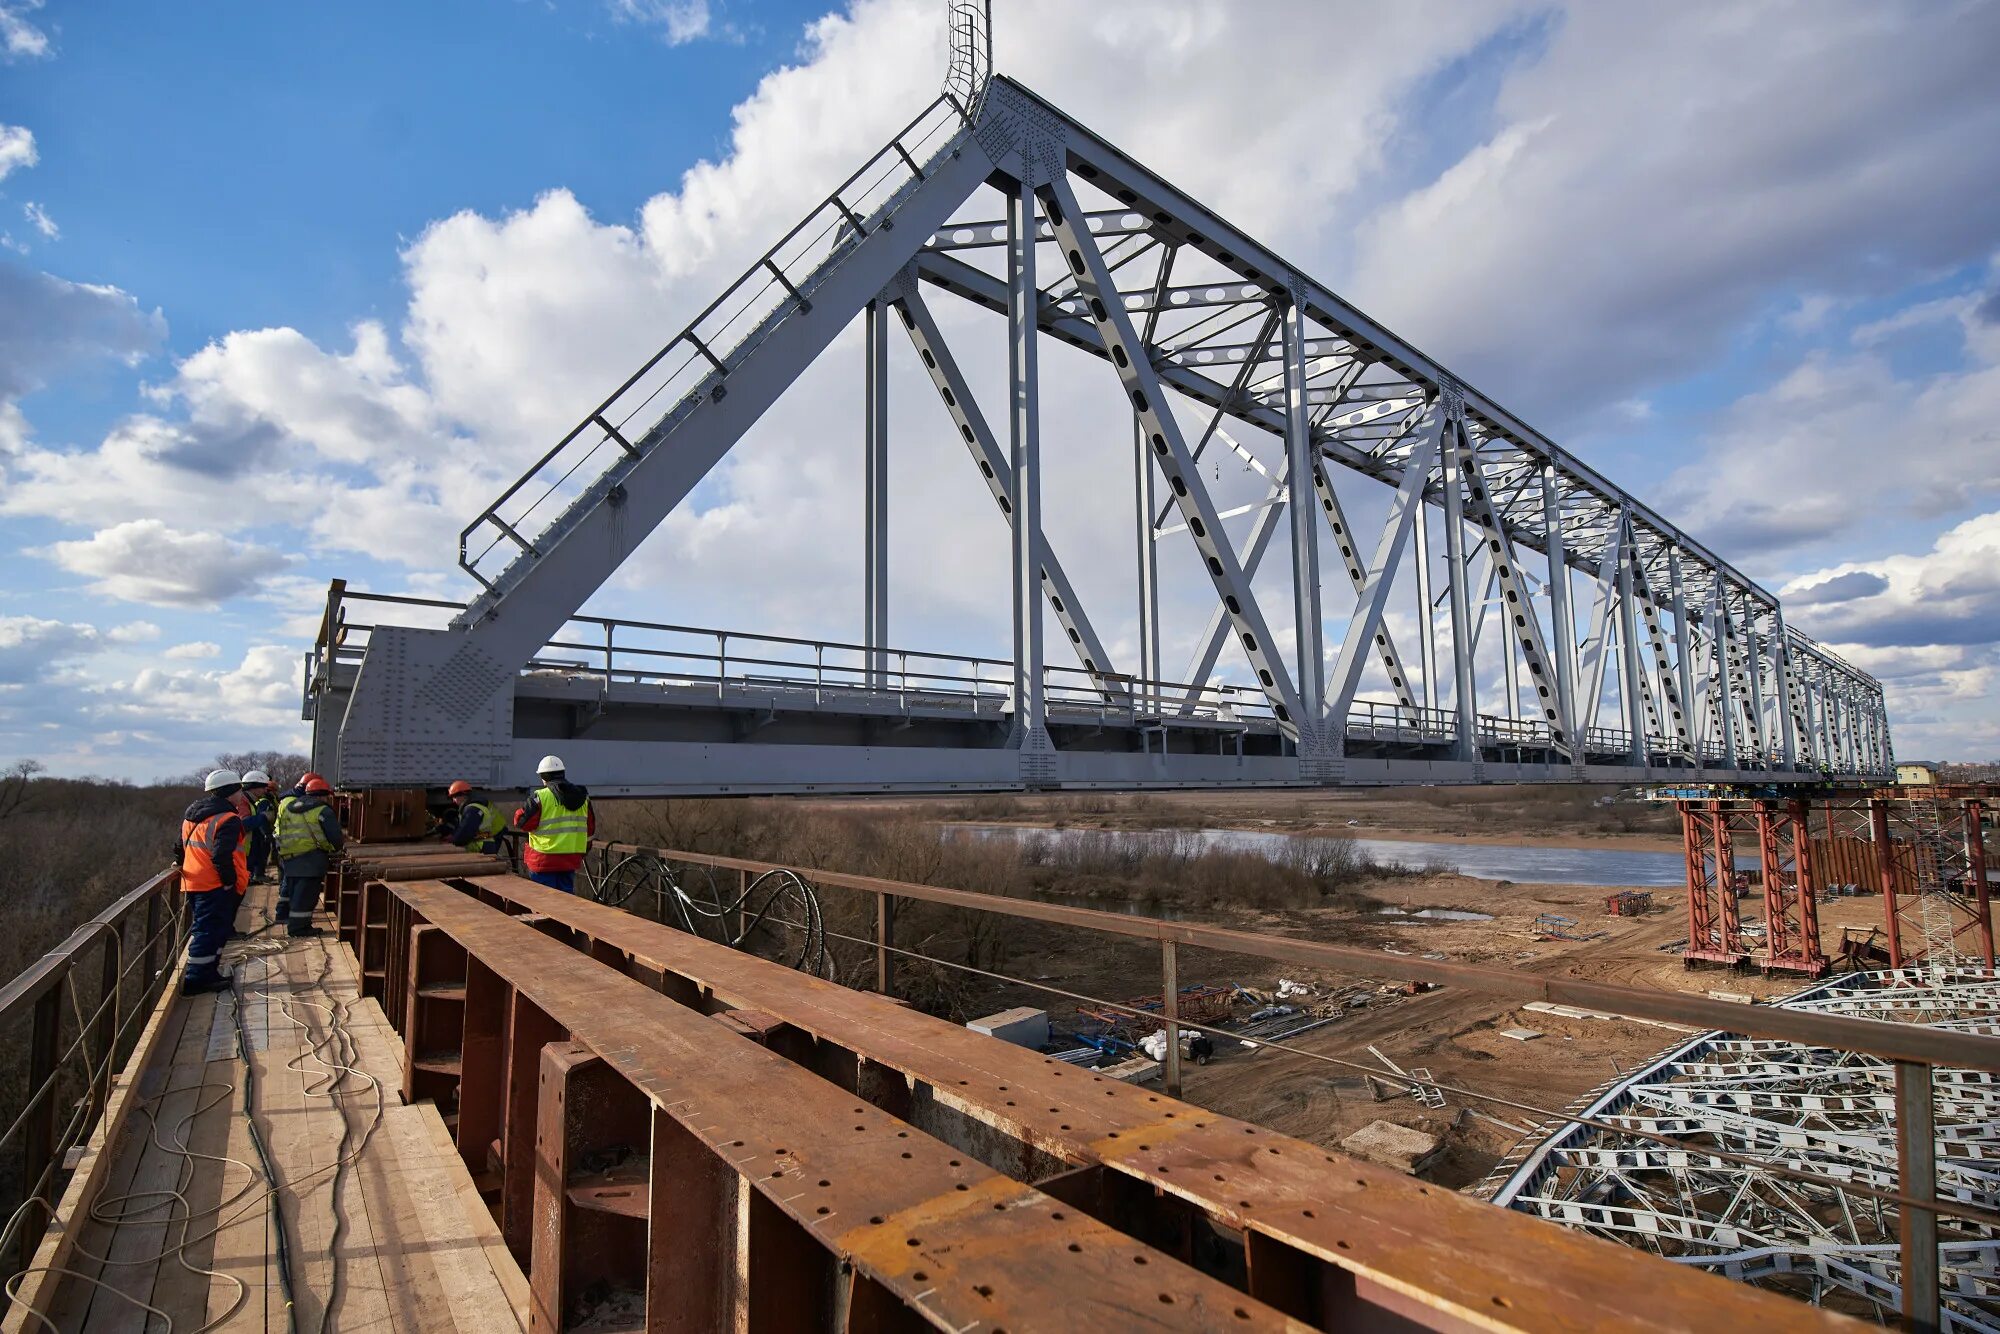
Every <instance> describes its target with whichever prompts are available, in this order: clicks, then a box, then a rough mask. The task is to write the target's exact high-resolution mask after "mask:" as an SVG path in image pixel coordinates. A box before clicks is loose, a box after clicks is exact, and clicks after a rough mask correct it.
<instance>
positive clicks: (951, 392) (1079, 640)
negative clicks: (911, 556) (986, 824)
mask: <svg viewBox="0 0 2000 1334" xmlns="http://www.w3.org/2000/svg"><path fill="white" fill-rule="evenodd" d="M892 304H893V305H894V306H895V307H896V310H897V313H898V314H900V315H901V316H902V319H903V329H904V331H905V332H906V333H908V334H909V336H910V344H911V346H912V347H914V348H915V349H916V351H917V356H918V358H919V359H920V360H922V362H923V363H924V369H925V370H926V371H928V372H929V374H930V377H931V383H932V384H933V385H934V386H936V388H937V391H938V397H939V398H940V399H941V400H943V402H944V406H945V411H947V412H949V413H950V414H951V418H952V421H953V423H954V424H955V425H956V426H957V427H958V434H959V438H960V440H962V441H963V442H964V444H965V448H966V451H967V452H968V453H970V454H971V455H972V461H973V462H974V463H975V464H977V465H978V466H979V473H980V476H981V477H982V478H984V479H985V482H986V489H987V490H988V491H989V492H990V493H991V494H992V496H993V503H994V504H996V505H998V506H999V507H1000V513H1001V514H1002V515H1004V516H1006V517H1007V518H1008V519H1009V520H1010V521H1011V520H1012V518H1013V514H1014V469H1013V465H1012V464H1010V463H1009V462H1008V461H1007V455H1006V452H1005V451H1004V450H1002V449H1001V448H1000V442H999V441H998V440H997V439H996V438H995V437H994V435H993V428H992V426H991V425H990V424H989V423H988V422H987V420H986V415H985V414H984V413H982V412H981V411H980V410H979V405H978V404H977V403H976V402H974V401H973V397H972V390H971V388H970V387H969V386H968V385H967V384H966V381H965V374H964V372H963V371H962V370H960V368H959V364H958V359H957V358H956V357H954V356H953V355H952V353H951V349H950V347H948V346H947V345H946V343H945V341H944V334H943V332H942V331H941V330H940V329H939V328H938V324H937V320H936V318H935V317H933V316H932V314H931V310H930V306H929V305H928V304H926V303H925V301H924V299H923V296H922V294H921V293H919V292H918V291H917V285H916V283H915V282H909V283H906V284H904V285H903V286H902V287H900V288H899V289H897V291H896V295H895V297H894V299H893V302H892ZM1042 593H1043V595H1044V596H1045V597H1046V598H1047V599H1048V603H1049V606H1050V608H1051V609H1052V610H1053V611H1054V612H1055V614H1056V620H1057V622H1058V623H1059V624H1061V626H1062V628H1063V633H1064V634H1065V635H1066V636H1067V637H1068V638H1069V642H1070V645H1071V647H1073V648H1074V649H1075V650H1076V655H1077V657H1078V658H1079V659H1080V660H1081V661H1082V663H1083V667H1084V670H1085V671H1087V672H1089V673H1090V674H1091V679H1092V681H1093V682H1095V684H1096V685H1097V688H1098V689H1099V690H1101V691H1103V692H1104V694H1105V695H1106V697H1107V698H1111V697H1116V698H1123V697H1124V696H1125V695H1126V694H1127V693H1128V692H1127V691H1126V689H1125V687H1124V686H1123V685H1122V684H1120V683H1119V682H1118V681H1117V679H1116V669H1115V668H1114V667H1113V666H1112V665H1111V655H1110V654H1109V653H1107V652H1106V651H1105V648H1104V641H1103V640H1101V639H1099V638H1098V636H1097V630H1096V628H1095V627H1094V626H1092V625H1091V623H1090V618H1089V617H1088V616H1086V615H1085V614H1084V610H1083V603H1082V602H1081V601H1080V600H1079V599H1078V597H1077V595H1076V589H1075V587H1074V586H1072V585H1071V583H1070V581H1069V575H1068V574H1067V573H1065V572H1064V570H1063V567H1062V562H1061V561H1060V560H1058V559H1057V558H1056V554H1055V552H1054V551H1052V550H1050V549H1049V545H1048V537H1047V535H1046V534H1044V535H1043V538H1042Z"/></svg>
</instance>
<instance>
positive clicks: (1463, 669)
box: [1438, 385, 1479, 761]
mask: <svg viewBox="0 0 2000 1334" xmlns="http://www.w3.org/2000/svg"><path fill="white" fill-rule="evenodd" d="M1440 406H1441V407H1442V409H1443V411H1444V454H1443V457H1442V458H1441V460H1440V464H1441V466H1440V467H1439V469H1438V479H1439V484H1440V485H1441V486H1442V487H1443V488H1444V563H1445V570H1446V573H1447V575H1448V577H1449V578H1450V580H1451V583H1450V586H1449V588H1448V590H1447V591H1448V592H1449V593H1450V595H1451V657H1452V701H1451V703H1452V712H1453V714H1454V715H1455V717H1456V723H1455V725H1456V727H1457V729H1458V747H1457V754H1458V758H1460V759H1462V760H1473V761H1477V760H1478V759H1479V712H1478V709H1479V700H1478V689H1479V687H1478V679H1479V677H1478V669H1477V664H1475V663H1474V662H1473V654H1472V601H1471V590H1470V589H1469V588H1468V587H1467V584H1468V581H1469V580H1470V579H1471V578H1472V575H1471V573H1470V572H1469V571H1468V570H1467V569H1466V568H1465V494H1464V488H1465V469H1464V466H1463V460H1464V458H1465V450H1466V442H1465V400H1464V398H1463V396H1462V395H1461V393H1460V392H1459V390H1458V387H1457V386H1456V385H1453V386H1451V388H1450V389H1449V390H1448V391H1447V397H1446V398H1445V400H1444V402H1443V403H1442V404H1441V405H1440Z"/></svg>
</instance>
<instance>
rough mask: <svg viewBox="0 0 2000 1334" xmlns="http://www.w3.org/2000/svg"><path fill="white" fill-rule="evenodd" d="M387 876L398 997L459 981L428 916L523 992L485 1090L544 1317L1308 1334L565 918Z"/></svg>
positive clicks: (538, 1319) (506, 1226)
mask: <svg viewBox="0 0 2000 1334" xmlns="http://www.w3.org/2000/svg"><path fill="white" fill-rule="evenodd" d="M385 889H386V891H387V893H388V896H389V897H388V899H387V900H386V901H385V923H384V924H385V925H386V926H388V927H389V928H390V932H389V934H391V935H392V936H394V937H399V938H400V939H399V940H397V941H396V942H395V943H392V944H391V945H390V946H389V948H388V949H387V951H386V958H387V959H388V960H390V961H392V967H394V968H395V969H397V970H398V975H397V976H395V977H394V978H392V979H389V980H387V981H386V983H385V991H386V993H387V994H388V995H390V996H391V997H398V996H400V997H403V998H405V1000H406V1002H407V1001H408V1000H409V998H410V997H413V996H421V995H422V993H423V990H424V988H425V987H426V986H427V985H431V983H430V971H429V970H430V968H431V967H442V968H445V969H447V971H448V970H449V963H450V961H449V960H447V959H445V958H444V956H443V955H441V954H439V953H438V952H437V951H435V950H434V949H431V948H429V947H428V946H427V944H426V942H425V939H424V937H421V936H419V935H418V934H417V933H418V932H419V931H421V930H422V929H423V928H426V927H428V928H430V929H431V930H432V931H435V932H436V933H439V934H440V936H441V937H443V938H448V939H449V940H450V941H451V942H452V944H453V945H454V946H455V947H456V948H457V949H458V950H461V951H463V955H464V959H465V961H466V963H467V964H468V966H469V965H471V964H473V963H475V962H476V964H477V965H478V966H479V967H481V968H484V969H487V970H489V971H490V972H491V973H492V974H493V976H494V978H495V979H496V980H497V981H498V982H499V983H500V984H501V985H502V986H503V987H504V988H505V989H506V991H507V993H508V994H509V997H510V999H509V1005H510V1008H511V1009H512V1011H513V1012H514V1016H515V1017H514V1019H513V1021H512V1024H511V1029H510V1033H511V1037H510V1042H509V1045H510V1046H511V1047H512V1048H513V1049H514V1050H512V1051H511V1052H510V1054H509V1056H508V1059H507V1065H508V1069H507V1071H506V1072H505V1076H504V1079H503V1080H502V1081H500V1083H501V1086H500V1087H498V1088H496V1087H494V1086H493V1085H492V1083H491V1082H490V1081H489V1083H488V1086H487V1087H486V1088H485V1089H483V1090H480V1091H479V1096H481V1097H485V1098H488V1099H492V1100H496V1101H499V1102H501V1103H502V1104H504V1105H503V1106H502V1108H501V1112H502V1114H503V1115H504V1116H505V1118H506V1124H505V1125H504V1127H503V1131H502V1133H503V1139H504V1141H505V1143H504V1147H503V1153H502V1156H503V1160H504V1161H503V1164H502V1168H503V1173H502V1176H503V1179H502V1183H501V1187H500V1193H501V1195H502V1199H503V1223H502V1226H503V1235H505V1236H506V1239H507V1241H508V1243H509V1244H510V1245H511V1246H513V1247H514V1248H515V1249H516V1253H517V1254H520V1253H521V1252H522V1250H523V1249H525V1251H526V1254H527V1256H528V1265H529V1282H530V1285H531V1288H532V1290H533V1298H532V1300H531V1303H530V1319H531V1325H530V1328H531V1329H532V1330H536V1331H545V1330H546V1331H553V1330H559V1329H563V1328H568V1327H570V1326H572V1325H573V1324H576V1323H578V1322H579V1321H580V1320H581V1319H583V1318H587V1317H588V1316H590V1315H595V1316H596V1317H597V1318H598V1319H599V1320H600V1322H601V1321H603V1320H609V1321H611V1322H612V1323H613V1324H615V1325H616V1327H619V1328H644V1329H647V1330H668V1329H688V1328H702V1329H713V1328H724V1329H747V1330H749V1331H759V1330H770V1331H781V1330H782V1331H787V1332H788V1334H789V1332H790V1331H811V1330H818V1329H826V1330H854V1331H860V1330H873V1329H884V1328H887V1329H901V1328H921V1327H926V1326H928V1327H934V1328H941V1329H947V1330H958V1331H965V1330H982V1331H994V1330H999V1329H1006V1330H1012V1331H1017V1334H1018V1331H1025V1330H1050V1331H1056V1330H1062V1331H1068V1330H1075V1329H1103V1330H1128V1329H1129V1330H1157V1329H1192V1330H1224V1329H1227V1330H1246V1331H1255V1330H1295V1329H1300V1328H1303V1327H1302V1326H1300V1325H1299V1324H1297V1322H1295V1321H1293V1320H1292V1319H1290V1318H1289V1317H1287V1316H1285V1315H1283V1314H1281V1313H1280V1312H1278V1311H1276V1310H1274V1309H1272V1308H1271V1307H1270V1306H1267V1305H1265V1304H1263V1303H1261V1302H1258V1301H1256V1300H1254V1299H1252V1298H1250V1297H1246V1296H1245V1295H1244V1294H1242V1293H1240V1292H1237V1291H1235V1290H1234V1289H1232V1288H1230V1287H1228V1286H1226V1285H1225V1284H1223V1283H1221V1282H1219V1281H1217V1280H1215V1279H1213V1278H1210V1277H1208V1276H1207V1275H1204V1274H1201V1273H1199V1272H1197V1271H1196V1270H1194V1269H1192V1268H1189V1267H1188V1266H1186V1265H1183V1264H1181V1263H1179V1262H1178V1261H1176V1260H1175V1259H1173V1258H1172V1257H1171V1256H1168V1255H1165V1254H1162V1253H1160V1252H1159V1251H1156V1250H1154V1249H1152V1248H1150V1247H1147V1246H1145V1245H1142V1244H1140V1243H1138V1242H1135V1241H1134V1240H1133V1239H1132V1238H1130V1237H1128V1236H1125V1235H1123V1234H1121V1233H1119V1232H1117V1231H1115V1230H1113V1229H1112V1228H1109V1227H1107V1226H1105V1225H1104V1224H1102V1223H1099V1222H1097V1221H1096V1220H1095V1219H1093V1218H1091V1217H1089V1216H1088V1215H1086V1214H1085V1213H1084V1212H1083V1211H1082V1210H1080V1209H1078V1208H1076V1207H1074V1206H1071V1205H1068V1204H1066V1203H1065V1202H1064V1201H1063V1200H1061V1199H1059V1198H1056V1197H1054V1196H1052V1195H1050V1194H1047V1193H1044V1192H1042V1191H1039V1190H1036V1189H1035V1188H1033V1187H1031V1186H1028V1185H1025V1184H1023V1183H1021V1182H1018V1181H1014V1180H1012V1179H1010V1178H1008V1177H1006V1176H1003V1175H1001V1174H999V1173H996V1172H994V1171H992V1170H991V1169H989V1168H987V1167H986V1166H985V1165H984V1164H983V1163H979V1162H977V1161H976V1160H972V1159H971V1156H970V1155H967V1154H962V1153H961V1152H960V1151H958V1150H956V1149H953V1148H952V1147H951V1146H949V1145H947V1144H943V1143H940V1142H939V1141H937V1140H934V1139H932V1138H930V1137H929V1136H927V1135H925V1134H923V1133H922V1132H921V1131H919V1130H918V1129H916V1128H915V1127H913V1126H911V1125H909V1124H908V1123H907V1122H904V1121H901V1120H899V1119H897V1118H895V1117H893V1116H890V1115H888V1114H887V1113H885V1112H883V1111H882V1110H880V1109H879V1108H877V1107H874V1106H872V1105H870V1104H869V1103H868V1102H867V1101H866V1100H865V1099H863V1098H860V1097H857V1096H856V1095H855V1094H854V1093H853V1092H852V1091H849V1090H846V1089H842V1088H838V1087H835V1086H834V1085H832V1084H830V1083H828V1082H827V1081H826V1080H823V1079H821V1078H819V1077H818V1076H816V1075H814V1074H813V1073H811V1072H809V1071H807V1070H804V1069H801V1068H800V1067H799V1066H797V1065H795V1064H794V1063H792V1062H791V1061H788V1060H785V1059H784V1058H783V1057H780V1056H778V1055H776V1054H775V1053H773V1052H771V1051H768V1050H764V1049H763V1048H761V1047H759V1046H758V1045H757V1044H756V1043H755V1042H752V1041H750V1040H748V1039H747V1038H745V1037H744V1036H742V1035H740V1034H736V1033H732V1032H731V1031H730V1028H729V1026H728V1025H725V1024H721V1023H717V1022H716V1021H715V1020H713V1019H710V1018H707V1017H704V1016H702V1015H699V1014H696V1013H693V1012H691V1011H690V1010H689V1009H688V1008H687V1007H686V1006H684V1005H681V1004H679V1003H677V1002H675V1001H674V1000H672V999H670V998H668V997H667V996H664V995H662V994H660V993H659V992H657V991H655V990H653V989H652V988H650V987H648V986H646V985H645V984H644V983H642V982H640V981H638V980H636V979H634V978H630V977H624V976H621V975H619V974H618V973H617V972H615V971H614V970H612V969H611V968H608V967H606V966H604V964H602V963H600V962H598V961H597V960H595V959H593V958H590V957H586V956H584V955H582V954H580V953H579V952H578V951H577V950H575V949H572V948H570V947H569V946H567V945H564V944H562V943H559V942H558V941H556V940H552V939H549V938H548V934H547V933H548V932H550V931H554V930H560V929H561V928H560V926H559V924H557V923H554V922H542V923H539V924H538V925H537V926H530V925H527V924H524V923H523V922H522V921H521V920H519V919H518V918H514V917H510V916H508V915H507V914H505V913H502V912H499V911H497V910H496V909H494V908H491V907H488V906H486V905H484V904H481V903H479V902H477V901H476V900H474V899H473V898H471V897H470V896H468V895H467V894H465V893H464V892H462V891H461V890H459V889H456V888H453V887H451V886H447V885H444V884H441V883H438V882H421V883H412V884H396V885H390V886H385ZM427 960H428V961H429V962H428V963H427ZM469 971H470V969H469V967H468V973H469ZM469 985H470V977H469V976H468V989H469ZM392 1013H394V1011H392ZM404 1013H405V1015H407V1014H408V1008H407V1004H406V1007H405V1010H404ZM463 1036H464V1037H466V1038H469V1037H471V1036H472V1035H471V1034H470V1033H469V1032H466V1033H464V1034H463ZM404 1037H405V1041H406V1044H407V1043H408V1042H409V1041H410V1040H411V1035H410V1034H409V1033H405V1035H404ZM463 1051H464V1047H463V1045H461V1048H460V1054H461V1059H462V1054H463ZM461 1069H462V1064H461ZM473 1094H474V1090H473V1089H470V1088H468V1087H466V1086H464V1085H463V1083H461V1086H460V1088H459V1089H458V1091H457V1093H456V1100H457V1103H458V1107H459V1110H458V1112H457V1114H456V1115H455V1116H454V1117H453V1118H452V1123H453V1124H454V1125H455V1127H458V1128H461V1129H462V1128H463V1127H464V1126H465V1125H466V1118H465V1111H466V1100H467V1098H468V1097H470V1096H472V1095H473ZM616 1135H623V1136H625V1137H626V1142H623V1143H608V1142H606V1141H607V1140H608V1139H610V1137H612V1136H616ZM642 1145H643V1148H644V1157H645V1163H644V1180H645V1182H646V1189H645V1192H644V1209H645V1216H644V1218H643V1220H642V1219H640V1218H639V1216H638V1213H637V1211H638V1210H639V1209H640V1207H641V1204H640V1199H639V1197H638V1195H637V1193H636V1192H635V1191H632V1190H628V1189H626V1188H627V1187H630V1186H632V1185H633V1184H634V1183H636V1182H637V1181H638V1180H639V1179H640V1171H641V1167H640V1164H639V1162H638V1158H639V1157H640V1153H641V1146H642ZM1162 1147H1163V1149H1164V1148H1165V1146H1164V1145H1163V1146H1162ZM464 1148H465V1145H464V1144H463V1143H462V1142H461V1151H462V1152H463V1150H464ZM656 1149H657V1150H658V1152H659V1154H660V1157H659V1159H658V1160H657V1161H656V1160H655V1159H654V1158H653V1153H654V1152H655V1150H656ZM1253 1152H1254V1151H1253ZM1244 1156H1248V1155H1247V1154H1245V1155H1244ZM607 1177H608V1178H610V1179H609V1180H608V1181H607V1180H606V1179H605V1178H607ZM521 1197H525V1198H521ZM656 1204H657V1206H658V1208H659V1216H658V1218H657V1220H656V1219H655V1216H654V1208H655V1205H656ZM596 1214H605V1215H611V1216H612V1220H613V1221H605V1220H599V1219H595V1218H592V1219H589V1220H588V1221H586V1220H585V1218H584V1215H596ZM621 1219H622V1220H624V1221H623V1222H619V1221H615V1220H621ZM656 1221H657V1224H658V1225H657V1226H655V1223H656ZM585 1294H587V1295H588V1297H589V1300H590V1302H591V1303H592V1304H593V1305H594V1306H596V1308H597V1309H596V1311H595V1312H588V1313H587V1312H584V1311H581V1310H579V1309H578V1301H577V1299H578V1298H579V1297H580V1296H583V1295H585ZM621 1299H622V1301H621ZM607 1305H609V1306H611V1307H614V1308H616V1309H614V1310H612V1311H610V1312H607V1311H606V1309H605V1308H606V1306H607ZM606 1327H611V1325H609V1324H607V1325H606Z"/></svg>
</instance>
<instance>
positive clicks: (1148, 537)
mask: <svg viewBox="0 0 2000 1334" xmlns="http://www.w3.org/2000/svg"><path fill="white" fill-rule="evenodd" d="M1157 478H1158V474H1157V473H1156V472H1155V471H1154V469H1153V453H1152V451H1151V450H1149V449H1147V448H1146V432H1145V429H1144V427H1143V426H1142V425H1141V424H1140V422H1139V419H1138V418H1137V417H1134V418H1133V419H1132V501H1133V505H1134V506H1135V510H1134V514H1133V520H1134V524H1133V527H1134V532H1133V536H1134V538H1135V540H1136V541H1137V542H1138V556H1139V679H1140V681H1141V682H1143V683H1144V684H1143V685H1141V687H1140V691H1141V695H1140V698H1141V699H1142V701H1143V702H1144V703H1145V704H1146V705H1147V706H1149V707H1150V709H1151V710H1159V709H1160V708H1162V707H1163V704H1164V701H1163V699H1162V697H1161V693H1160V686H1159V682H1160V681H1161V680H1162V679H1163V678H1164V677H1165V675H1166V673H1165V672H1164V671H1162V670H1161V668H1160V549H1159V540H1158V538H1157V537H1156V536H1155V535H1154V532H1155V530H1154V527H1153V515H1154V514H1155V513H1156V512H1157V511H1158V509H1159V494H1158V487H1157V484H1156V483H1157ZM1206 679H1207V678H1206V677H1204V678H1202V680H1196V679H1194V678H1192V677H1190V678H1189V683H1190V684H1191V685H1200V684H1202V681H1203V680H1206Z"/></svg>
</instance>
